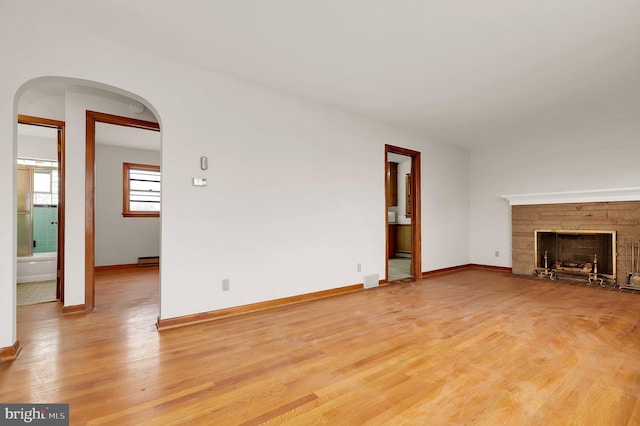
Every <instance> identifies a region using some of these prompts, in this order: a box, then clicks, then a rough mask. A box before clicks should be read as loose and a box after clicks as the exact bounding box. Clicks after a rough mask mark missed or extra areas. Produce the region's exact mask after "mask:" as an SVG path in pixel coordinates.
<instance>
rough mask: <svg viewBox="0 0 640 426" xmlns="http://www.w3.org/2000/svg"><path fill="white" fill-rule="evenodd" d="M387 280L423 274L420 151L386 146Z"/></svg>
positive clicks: (403, 278) (411, 277)
mask: <svg viewBox="0 0 640 426" xmlns="http://www.w3.org/2000/svg"><path fill="white" fill-rule="evenodd" d="M385 215H386V221H385V224H386V230H385V231H386V243H387V244H386V256H385V259H386V281H387V282H393V281H400V280H405V279H412V280H413V279H419V278H421V277H422V241H421V231H420V229H421V217H420V152H418V151H413V150H410V149H406V148H401V147H396V146H392V145H385Z"/></svg>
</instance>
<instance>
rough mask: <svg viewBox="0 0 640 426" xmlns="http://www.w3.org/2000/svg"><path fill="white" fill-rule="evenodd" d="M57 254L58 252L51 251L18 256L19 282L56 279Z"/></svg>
mask: <svg viewBox="0 0 640 426" xmlns="http://www.w3.org/2000/svg"><path fill="white" fill-rule="evenodd" d="M56 256H57V253H56V252H51V253H34V254H33V256H24V257H18V258H17V260H18V270H17V277H18V280H17V281H18V283H30V282H34V281H50V280H55V279H56Z"/></svg>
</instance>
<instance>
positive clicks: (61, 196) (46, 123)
mask: <svg viewBox="0 0 640 426" xmlns="http://www.w3.org/2000/svg"><path fill="white" fill-rule="evenodd" d="M18 123H20V124H29V125H32V126H41V127H50V128H54V129H57V130H58V132H57V133H58V250H57V256H56V264H57V265H56V269H57V272H56V275H57V277H56V298H57V299H58V300H60V302H62V303H63V304H64V229H65V220H64V218H65V201H64V200H65V190H64V188H65V184H64V182H65V122H64V121H60V120H52V119H49V118H42V117H34V116H31V115H23V114H18Z"/></svg>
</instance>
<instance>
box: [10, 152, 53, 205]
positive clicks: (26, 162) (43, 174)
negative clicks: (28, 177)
mask: <svg viewBox="0 0 640 426" xmlns="http://www.w3.org/2000/svg"><path fill="white" fill-rule="evenodd" d="M18 165H21V166H25V167H28V168H30V169H31V170H32V171H33V187H32V188H31V190H32V191H33V205H37V206H57V205H58V162H57V161H44V160H30V159H25V158H18Z"/></svg>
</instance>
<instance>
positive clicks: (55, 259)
mask: <svg viewBox="0 0 640 426" xmlns="http://www.w3.org/2000/svg"><path fill="white" fill-rule="evenodd" d="M17 129H18V132H17V159H16V162H17V167H16V181H17V188H18V191H17V259H16V262H17V268H16V271H17V274H16V278H17V279H16V284H17V291H16V294H17V297H16V301H17V305H18V306H25V305H33V304H39V303H43V302H51V301H56V300H60V301H64V268H63V265H64V191H63V188H64V162H63V158H64V122H62V121H57V120H50V119H45V118H40V117H32V116H26V115H20V116H19V117H18V128H17Z"/></svg>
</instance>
